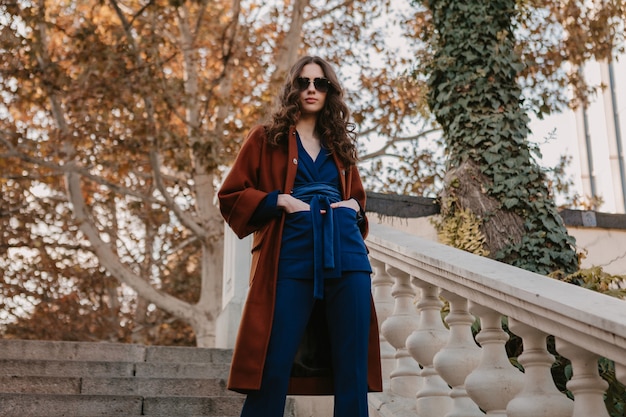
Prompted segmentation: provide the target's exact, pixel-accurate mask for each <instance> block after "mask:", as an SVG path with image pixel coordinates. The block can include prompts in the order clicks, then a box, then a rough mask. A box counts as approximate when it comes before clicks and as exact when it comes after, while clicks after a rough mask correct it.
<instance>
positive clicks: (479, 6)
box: [421, 0, 578, 274]
mask: <svg viewBox="0 0 626 417" xmlns="http://www.w3.org/2000/svg"><path fill="white" fill-rule="evenodd" d="M424 3H427V5H428V6H429V8H430V10H431V12H432V19H433V26H434V29H435V30H434V32H432V35H431V36H432V37H431V39H429V42H430V45H431V46H432V48H433V51H434V55H433V59H432V60H431V61H430V62H429V63H428V64H427V65H426V66H425V67H424V68H421V71H422V73H423V74H425V75H426V76H428V80H429V81H428V85H429V89H430V90H429V105H430V108H431V110H432V112H433V114H434V115H435V117H436V119H437V121H438V123H439V124H440V125H441V127H442V129H443V132H444V140H445V144H446V152H447V156H448V158H447V163H448V168H450V167H455V166H458V165H459V164H461V163H462V162H464V161H466V160H471V161H472V162H473V163H474V164H476V165H477V166H478V167H479V168H480V171H481V172H482V173H483V174H484V175H485V177H486V178H488V183H487V184H483V188H484V190H485V191H484V192H485V195H486V196H488V197H490V198H494V199H496V200H497V201H499V203H500V205H501V206H500V208H501V209H504V210H508V211H510V212H513V213H514V214H516V215H517V216H519V217H520V218H522V219H524V226H525V232H526V234H525V236H523V237H522V239H521V241H520V242H518V243H516V244H511V245H509V246H508V247H505V248H504V249H502V250H500V251H498V252H497V253H493V254H492V256H493V257H494V258H495V259H498V260H501V261H503V262H506V263H509V264H512V265H515V266H517V267H520V268H524V269H526V270H530V271H534V272H538V273H541V274H548V273H550V272H551V271H554V270H563V271H566V272H568V273H569V272H574V271H575V270H576V269H578V257H577V254H576V251H575V241H574V239H573V238H572V237H571V236H569V235H568V233H567V230H566V228H565V225H564V224H563V221H562V219H561V217H560V215H559V213H558V211H557V208H556V205H555V204H554V201H553V198H552V196H551V195H550V193H549V191H548V188H547V181H546V176H545V173H544V172H543V171H542V169H541V168H540V167H539V166H538V164H536V162H535V159H534V157H535V156H536V152H537V150H536V149H535V148H533V147H531V146H530V145H529V143H528V141H527V137H528V134H529V128H528V123H529V118H528V116H527V115H526V113H525V111H524V109H523V107H522V102H521V100H522V91H521V88H520V86H519V85H518V84H517V82H516V76H517V74H518V73H519V71H520V70H521V69H522V68H523V67H522V63H521V62H520V59H519V56H518V55H517V54H516V52H515V38H514V36H513V27H512V23H511V22H512V18H513V16H514V14H515V13H516V10H515V3H516V2H515V0H497V1H484V0H469V1H463V2H460V1H456V0H432V1H428V2H424ZM448 195H450V196H454V190H450V192H449V193H448ZM442 203H443V202H442ZM452 204H455V203H454V202H452ZM456 212H457V210H455V209H454V208H451V210H450V213H452V214H453V215H454V213H456ZM482 219H483V221H489V215H486V216H482ZM444 221H445V219H444Z"/></svg>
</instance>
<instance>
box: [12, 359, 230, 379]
mask: <svg viewBox="0 0 626 417" xmlns="http://www.w3.org/2000/svg"><path fill="white" fill-rule="evenodd" d="M229 367H230V365H228V364H227V363H167V362H162V363H158V362H150V363H148V362H139V363H131V362H96V361H60V360H52V361H46V360H17V359H0V376H18V375H21V376H57V377H83V376H84V377H87V376H93V377H100V378H102V377H132V376H136V377H143V378H149V377H154V378H195V379H202V378H204V379H207V378H227V377H228V371H229Z"/></svg>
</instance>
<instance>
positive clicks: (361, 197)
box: [349, 165, 369, 239]
mask: <svg viewBox="0 0 626 417" xmlns="http://www.w3.org/2000/svg"><path fill="white" fill-rule="evenodd" d="M350 171H351V172H350V196H349V197H350V198H354V199H355V200H356V201H357V202H358V203H359V205H360V206H361V213H359V216H360V217H361V216H362V217H361V219H360V221H359V229H360V230H361V235H363V239H365V238H366V237H367V233H368V231H369V223H368V220H367V216H366V215H365V203H366V194H365V189H364V188H363V182H362V181H361V176H360V175H359V170H358V168H357V167H356V165H352V166H351V167H350Z"/></svg>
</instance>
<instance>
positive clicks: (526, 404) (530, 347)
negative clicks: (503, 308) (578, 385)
mask: <svg viewBox="0 0 626 417" xmlns="http://www.w3.org/2000/svg"><path fill="white" fill-rule="evenodd" d="M509 328H510V329H511V331H512V332H513V333H515V334H516V335H518V336H520V337H521V338H522V341H523V343H524V351H523V353H522V354H521V355H520V356H519V357H518V361H519V363H520V364H522V366H523V367H524V388H523V389H522V391H520V392H519V394H517V396H516V397H515V398H514V399H513V400H511V402H509V404H508V405H507V407H506V415H507V416H508V417H571V415H572V411H573V409H574V403H573V402H572V401H571V400H570V399H569V398H567V396H565V394H563V393H561V392H559V390H558V389H557V388H556V386H555V385H554V380H553V379H552V373H551V372H550V368H551V366H552V363H553V362H554V356H552V355H551V354H550V353H549V352H548V349H547V348H546V339H547V337H548V335H547V334H545V333H543V332H541V331H539V330H537V329H534V328H532V327H530V326H528V325H526V324H524V323H521V322H519V321H517V320H514V319H512V318H509Z"/></svg>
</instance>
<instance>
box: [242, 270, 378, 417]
mask: <svg viewBox="0 0 626 417" xmlns="http://www.w3.org/2000/svg"><path fill="white" fill-rule="evenodd" d="M370 288H371V281H370V274H369V273H368V272H346V273H344V275H343V277H341V278H336V279H326V280H325V281H324V301H325V303H324V304H325V309H326V318H327V324H328V331H329V337H330V346H331V359H332V369H333V380H334V396H335V405H334V417H367V415H368V411H367V352H368V338H369V322H370ZM314 303H315V300H314V298H313V280H308V279H285V278H281V279H279V280H278V281H277V287H276V306H275V310H274V322H273V324H272V333H271V335H270V341H269V346H268V351H267V355H266V358H265V366H264V369H263V379H262V382H261V388H260V390H259V391H255V392H252V393H249V394H248V395H247V397H246V401H245V403H244V406H243V410H242V411H241V417H283V414H284V410H285V401H286V397H287V388H288V385H289V376H290V374H291V367H292V364H293V361H294V357H295V355H296V353H297V350H298V346H299V345H300V341H301V340H302V337H303V334H304V331H305V328H306V325H307V322H308V320H309V317H310V315H311V312H312V311H313V307H314ZM320 417H322V416H320Z"/></svg>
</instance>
